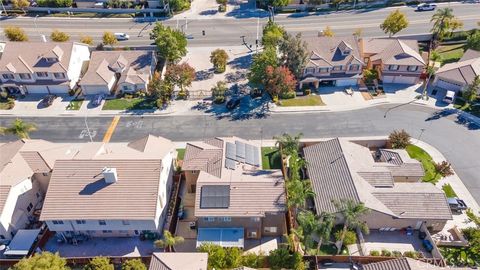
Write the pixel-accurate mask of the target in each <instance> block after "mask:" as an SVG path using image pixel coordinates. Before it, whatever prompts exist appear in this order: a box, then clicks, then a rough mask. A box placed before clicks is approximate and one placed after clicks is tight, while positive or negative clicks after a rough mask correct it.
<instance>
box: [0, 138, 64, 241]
mask: <svg viewBox="0 0 480 270" xmlns="http://www.w3.org/2000/svg"><path fill="white" fill-rule="evenodd" d="M65 147H66V145H65V144H53V143H50V142H47V141H43V140H18V141H14V142H9V143H5V144H1V145H0V153H1V154H0V240H1V239H11V238H12V237H13V236H14V235H15V234H16V233H17V231H18V230H20V229H25V228H27V227H34V226H35V223H36V222H37V221H38V217H39V211H40V209H42V203H43V199H44V197H45V193H46V191H47V187H48V181H49V179H50V175H51V171H52V168H53V164H54V162H55V160H54V157H55V156H61V155H60V152H61V151H63V150H65Z"/></svg>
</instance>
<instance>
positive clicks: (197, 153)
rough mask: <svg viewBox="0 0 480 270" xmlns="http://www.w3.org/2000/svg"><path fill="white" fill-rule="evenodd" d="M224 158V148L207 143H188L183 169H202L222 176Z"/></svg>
mask: <svg viewBox="0 0 480 270" xmlns="http://www.w3.org/2000/svg"><path fill="white" fill-rule="evenodd" d="M222 147H223V141H222ZM222 160H223V149H222V148H218V147H217V146H213V145H211V144H207V143H194V144H193V143H187V147H186V148H185V157H184V159H183V165H182V169H183V170H200V171H204V172H207V173H208V174H211V175H213V176H216V177H221V174H222V164H223V161H222Z"/></svg>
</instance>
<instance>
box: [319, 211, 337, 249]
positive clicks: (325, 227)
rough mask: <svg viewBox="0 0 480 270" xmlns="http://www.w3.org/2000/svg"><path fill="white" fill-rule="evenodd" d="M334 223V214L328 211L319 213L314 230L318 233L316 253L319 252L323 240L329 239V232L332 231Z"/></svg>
mask: <svg viewBox="0 0 480 270" xmlns="http://www.w3.org/2000/svg"><path fill="white" fill-rule="evenodd" d="M334 225H335V215H334V214H332V213H328V212H323V213H322V214H320V219H319V224H318V227H317V231H316V232H317V234H318V245H317V255H318V253H319V252H320V248H321V247H322V243H323V241H328V240H329V239H330V234H331V233H332V229H333V226H334Z"/></svg>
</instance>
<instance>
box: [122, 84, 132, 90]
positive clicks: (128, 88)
mask: <svg viewBox="0 0 480 270" xmlns="http://www.w3.org/2000/svg"><path fill="white" fill-rule="evenodd" d="M122 89H123V91H128V90H130V87H128V85H123V86H122Z"/></svg>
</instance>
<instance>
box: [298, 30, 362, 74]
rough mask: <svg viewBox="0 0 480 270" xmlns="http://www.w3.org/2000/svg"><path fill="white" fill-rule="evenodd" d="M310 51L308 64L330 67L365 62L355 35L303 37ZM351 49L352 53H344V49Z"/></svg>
mask: <svg viewBox="0 0 480 270" xmlns="http://www.w3.org/2000/svg"><path fill="white" fill-rule="evenodd" d="M303 40H304V41H305V42H306V43H307V48H308V50H309V52H310V59H309V62H308V63H307V66H318V67H329V66H338V65H346V64H350V63H352V62H356V63H359V64H363V60H362V57H361V55H360V49H359V47H358V40H357V39H356V38H355V37H353V36H352V37H341V38H340V37H307V38H303ZM346 48H348V49H350V50H351V53H350V54H348V55H342V50H344V49H346Z"/></svg>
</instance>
